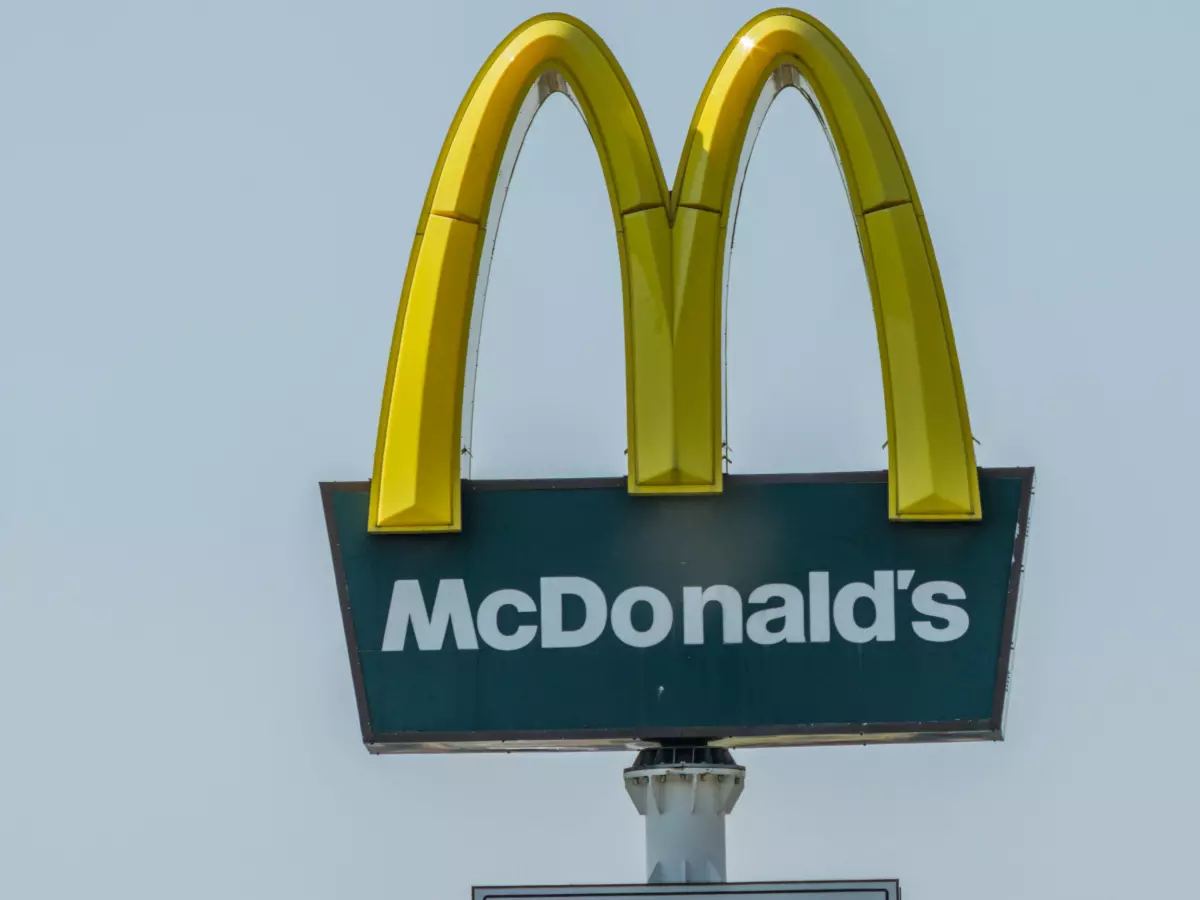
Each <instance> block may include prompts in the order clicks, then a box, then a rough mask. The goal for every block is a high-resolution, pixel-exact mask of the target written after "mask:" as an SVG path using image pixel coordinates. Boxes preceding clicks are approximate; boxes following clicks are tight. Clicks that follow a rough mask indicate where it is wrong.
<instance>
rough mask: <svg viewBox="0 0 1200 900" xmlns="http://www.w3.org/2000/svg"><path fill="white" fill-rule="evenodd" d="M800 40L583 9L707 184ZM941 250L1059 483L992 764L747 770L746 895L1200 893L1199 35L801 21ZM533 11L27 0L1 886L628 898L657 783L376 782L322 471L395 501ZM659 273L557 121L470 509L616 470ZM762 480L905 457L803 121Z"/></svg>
mask: <svg viewBox="0 0 1200 900" xmlns="http://www.w3.org/2000/svg"><path fill="white" fill-rule="evenodd" d="M763 8H765V4H764V5H760V4H758V3H747V2H742V0H720V2H717V0H708V2H690V3H684V2H677V0H656V2H633V0H595V2H567V3H564V6H563V11H566V12H570V13H573V14H575V15H578V16H580V17H581V18H583V19H584V20H585V21H587V22H588V23H589V24H590V25H592V26H593V27H594V28H595V29H596V30H597V31H598V32H599V33H600V34H601V36H602V37H603V38H604V39H605V40H606V42H607V43H608V44H609V46H610V47H611V48H612V49H613V51H614V52H615V54H616V56H617V57H618V59H619V60H620V62H621V64H622V66H623V67H624V69H625V71H626V73H627V74H628V76H629V79H630V81H631V82H632V84H633V85H634V87H635V89H636V91H637V94H638V97H639V99H640V101H641V103H642V106H643V108H644V110H645V113H646V117H647V119H648V121H649V123H650V126H651V129H652V131H653V133H654V136H655V140H656V142H657V145H658V149H659V153H660V155H661V157H662V160H663V165H664V168H665V170H666V175H667V178H668V181H670V179H671V178H672V177H673V174H674V170H675V164H676V161H677V159H678V154H679V150H680V147H681V145H682V142H683V138H684V134H685V131H686V128H687V124H688V121H689V119H690V117H691V114H692V109H693V105H694V103H695V101H696V98H697V97H698V96H699V93H700V91H701V89H702V88H703V85H704V82H705V79H706V78H707V76H708V73H709V71H710V68H711V66H712V65H713V63H714V61H715V60H716V58H717V56H718V55H719V53H720V51H721V50H722V48H723V47H724V46H725V44H726V43H727V42H728V40H729V39H730V38H731V37H732V36H733V35H734V34H735V33H736V31H737V30H738V28H739V27H740V26H741V25H742V24H743V23H744V22H745V21H746V20H748V19H749V18H751V17H752V16H753V15H754V14H756V13H758V12H760V11H761V10H762V9H763ZM803 8H804V9H805V10H806V11H808V12H810V13H813V14H814V15H817V16H818V17H820V18H821V19H822V20H823V21H824V22H825V23H826V24H827V25H828V26H830V27H831V28H832V29H833V30H834V31H835V32H836V33H837V34H838V35H839V36H840V37H841V38H842V40H843V41H844V42H845V43H846V44H847V45H848V46H849V48H850V49H851V51H852V52H853V53H854V54H855V55H856V57H857V58H858V60H859V62H860V63H861V64H862V66H863V68H864V69H865V70H866V72H867V73H868V75H869V76H870V77H871V79H872V81H873V83H874V85H875V87H876V89H877V91H878V93H879V94H880V96H881V98H882V100H883V102H884V103H885V105H886V107H887V110H888V112H889V114H890V116H891V119H892V122H893V124H894V126H895V129H896V131H897V133H898V135H899V137H900V140H901V142H902V144H903V147H904V150H905V152H906V154H907V158H908V162H909V165H910V167H911V169H912V172H913V176H914V179H915V181H916V184H917V187H918V190H919V191H920V195H921V198H922V201H923V204H924V208H925V211H926V214H927V217H928V222H929V227H930V231H931V234H932V237H933V241H934V245H935V247H936V250H937V256H938V262H939V265H940V267H941V271H942V277H943V281H944V285H945V290H946V295H947V299H948V302H949V306H950V310H951V314H952V316H953V323H954V328H955V337H956V342H957V346H958V350H959V356H960V358H961V362H962V369H963V379H964V382H965V385H966V390H967V396H968V401H969V404H970V412H971V419H972V425H973V429H974V432H975V435H976V437H977V439H978V440H979V447H978V456H979V460H980V463H981V465H985V466H1018V465H1034V466H1036V467H1037V471H1038V488H1037V496H1036V500H1035V504H1034V509H1033V520H1032V531H1031V538H1030V543H1029V548H1028V557H1027V570H1026V576H1025V580H1024V582H1023V598H1022V609H1021V619H1020V623H1019V631H1018V635H1017V645H1016V654H1015V662H1014V671H1013V682H1012V692H1011V694H1010V697H1009V708H1008V719H1007V736H1006V740H1004V741H1003V742H1000V743H978V744H949V745H920V746H874V747H838V748H803V749H770V750H757V751H740V752H739V753H738V754H737V759H738V761H739V762H740V763H742V764H744V765H745V766H746V767H747V787H746V790H745V793H744V795H743V797H742V799H741V801H740V802H739V804H738V807H737V809H736V810H735V812H734V814H733V815H732V816H731V818H730V820H729V824H728V843H729V877H730V879H731V880H746V881H751V880H775V879H817V878H830V879H853V878H898V879H899V880H900V882H901V886H902V888H903V890H904V893H905V897H906V898H915V900H957V898H962V897H971V898H972V900H1010V898H1013V897H1022V898H1054V900H1068V898H1076V897H1078V898H1084V897H1086V898H1113V900H1123V898H1126V897H1130V896H1134V895H1136V896H1139V897H1166V896H1188V895H1193V894H1194V893H1195V891H1196V887H1195V884H1194V879H1195V873H1194V869H1195V866H1194V849H1195V841H1196V823H1195V810H1196V808H1197V803H1198V802H1200V773H1198V767H1197V764H1196V761H1195V745H1196V744H1197V741H1198V740H1200V724H1198V721H1197V714H1198V711H1200V703H1198V697H1200V653H1198V652H1197V635H1198V634H1200V603H1198V602H1197V598H1196V596H1195V592H1196V591H1197V575H1196V562H1195V558H1196V557H1195V555H1194V554H1195V547H1196V543H1197V540H1196V539H1197V537H1198V536H1200V529H1198V526H1197V519H1196V514H1195V510H1196V509H1197V507H1198V504H1200V489H1198V488H1197V483H1196V478H1195V475H1194V472H1195V456H1196V453H1197V448H1198V447H1200V424H1198V422H1200V420H1198V417H1197V413H1196V401H1195V397H1194V393H1195V387H1196V385H1197V383H1198V380H1200V361H1198V355H1197V353H1196V350H1195V342H1196V334H1197V329H1198V326H1200V308H1198V307H1197V304H1196V302H1195V297H1196V290H1195V284H1196V276H1195V263H1194V260H1195V255H1196V252H1197V251H1196V248H1197V246H1198V239H1200V227H1198V226H1197V217H1196V214H1195V210H1196V208H1197V206H1198V204H1200V175H1198V174H1197V173H1198V172H1200V169H1198V168H1197V166H1196V153H1197V145H1198V144H1200V125H1198V124H1197V119H1198V117H1197V116H1196V108H1197V107H1196V100H1195V97H1194V95H1193V91H1192V87H1191V85H1192V82H1193V81H1194V72H1193V66H1192V63H1191V58H1192V57H1193V56H1194V35H1195V34H1197V33H1200V32H1198V29H1200V7H1197V6H1196V5H1195V4H1193V3H1187V2H1183V0H1180V2H1173V3H1171V2H1165V0H1144V2H1142V3H1139V4H1134V5H1130V4H1125V3H1122V4H1117V3H1115V2H1101V0H1092V2H1068V0H1056V2H1052V3H1047V2H1035V0H1014V2H1008V3H961V2H956V0H921V2H915V0H914V2H899V0H895V2H893V0H871V2H867V0H811V2H809V3H808V4H807V5H806V6H804V7H803ZM544 11H547V10H546V8H544V7H542V6H541V5H539V4H538V3H534V2H508V0H503V2H502V0H491V2H474V3H466V2H461V0H440V2H437V3H409V2H367V0H353V2H351V0H343V2H338V3H332V2H326V3H316V2H287V3H285V2H264V0H242V2H208V3H199V2H190V3H184V2H120V0H111V2H107V3H102V4H101V3H85V2H73V3H66V2H50V0H47V2H39V3H17V2H8V3H4V4H2V5H0V711H2V718H0V722H2V724H0V895H2V896H5V897H13V898H20V900H41V898H53V900H59V898H83V897H87V898H92V900H108V898H121V900H141V898H156V900H157V898H162V897H171V898H173V900H193V898H195V900H200V898H205V900H208V898H213V897H221V898H223V900H243V898H246V900H249V898H262V897H270V898H280V897H287V898H290V900H323V898H335V897H336V898H345V897H353V896H363V895H368V894H369V895H370V896H372V897H381V896H384V897H397V898H410V897H411V898H422V900H467V898H468V896H469V890H470V887H471V886H472V885H475V884H537V883H604V882H636V881H640V880H641V879H642V878H643V876H644V873H643V859H642V835H643V831H642V823H641V821H640V820H639V818H638V816H637V814H636V812H635V810H634V808H633V806H632V804H631V803H630V802H629V800H628V798H627V797H626V796H625V793H624V790H623V787H622V783H621V770H622V768H623V767H624V766H626V765H629V764H630V763H631V761H632V756H633V754H632V753H629V754H625V753H599V754H580V753H575V754H561V755H495V756H469V757H466V756H432V755H431V756H408V757H372V756H371V755H369V754H368V753H367V752H366V750H365V749H364V748H363V746H362V743H361V736H360V734H359V731H358V721H357V713H356V709H355V703H354V695H353V690H352V685H351V679H350V671H349V666H348V664H347V656H346V647H345V641H344V636H343V632H342V626H341V621H340V616H339V611H338V605H337V594H336V588H335V584H334V578H333V572H332V566H331V562H330V555H329V546H328V539H327V536H326V532H325V526H324V521H323V517H322V512H321V506H320V499H319V495H318V489H317V484H318V482H320V481H325V480H360V479H365V478H367V477H369V475H370V467H371V460H372V454H373V449H374V440H375V429H376V424H377V417H378V411H379V398H380V393H381V391H382V388H383V376H384V370H385V367H386V363H387V355H388V345H389V341H390V337H391V331H392V325H393V322H394V318H395V314H396V306H397V300H398V296H399V292H400V288H401V284H402V281H403V278H404V270H405V265H406V263H407V258H408V253H409V248H410V246H411V241H412V235H413V232H414V229H415V227H416V223H417V219H418V216H419V213H420V208H421V203H422V200H423V197H424V193H425V190H426V188H427V185H428V179H429V175H430V173H431V172H432V169H433V165H434V162H435V160H436V157H437V152H438V149H439V147H440V145H441V142H442V140H443V138H444V136H445V132H446V128H447V126H448V125H449V123H450V120H451V117H452V116H453V114H454V111H455V109H456V108H457V105H458V103H459V101H460V99H461V97H462V95H463V93H464V91H465V90H466V88H467V86H468V85H469V83H470V80H471V78H472V77H473V75H474V73H475V71H476V69H477V68H478V66H479V65H480V64H481V63H482V62H483V61H484V59H485V58H486V57H487V55H488V53H489V52H490V51H491V50H492V48H493V47H494V46H495V45H496V43H497V42H499V41H500V40H501V39H502V38H503V37H504V36H505V35H506V34H507V33H508V31H509V30H510V29H511V28H513V27H514V26H515V25H517V24H518V23H519V22H521V21H522V20H523V19H525V18H527V17H528V16H531V15H534V14H536V13H539V12H544ZM620 296H621V295H620V280H619V271H618V264H617V257H616V253H615V252H614V243H613V235H612V224H611V217H610V215H609V210H608V206H607V199H606V195H605V190H604V185H603V180H602V177H601V173H600V167H599V164H598V161H597V158H596V155H595V153H594V151H593V150H592V149H591V147H590V144H589V138H588V135H587V132H586V129H585V128H584V125H583V123H582V121H581V120H580V119H579V117H578V115H577V114H576V113H575V111H574V110H573V108H572V107H571V106H570V105H569V104H568V103H567V102H566V101H565V99H563V98H562V97H554V98H551V100H550V101H549V102H548V103H547V105H546V106H545V108H544V109H543V110H542V112H541V114H540V115H539V117H538V118H537V120H536V121H535V123H534V125H533V128H532V130H531V132H530V135H529V138H528V140H527V142H526V145H525V149H524V151H523V153H522V156H521V159H520V162H519V164H518V166H517V169H516V173H515V176H514V179H513V184H512V190H511V192H510V197H509V201H508V203H507V205H506V208H505V212H504V219H503V222H502V225H501V230H500V232H499V236H498V239H497V245H496V256H495V261H494V264H493V268H492V278H491V283H490V288H489V293H488V303H487V307H486V313H485V318H484V330H483V342H482V350H481V356H480V375H479V385H478V391H477V409H476V418H475V443H474V447H473V453H474V470H473V475H474V476H475V477H515V476H522V477H547V476H551V475H560V476H565V475H616V474H622V473H623V472H624V466H625V460H624V456H623V450H624V447H625V443H624V441H625V435H624V408H623V404H624V400H623V397H624V385H623V379H624V375H623V362H622V355H621V348H622V331H621V328H622V326H621V312H620V309H621V306H620ZM729 306H730V312H729V320H728V327H729V357H728V365H729V442H730V445H731V447H732V454H733V467H732V470H731V471H733V472H773V471H793V472H821V471H838V470H855V469H863V468H870V469H877V468H882V467H884V465H885V464H886V456H885V453H884V451H883V450H882V449H881V445H882V444H883V442H884V439H885V432H884V420H883V404H882V391H881V385H880V378H879V364H878V357H877V352H876V347H875V338H874V335H873V333H872V318H871V311H870V310H871V307H870V298H869V295H868V293H867V288H866V282H865V278H864V275H863V271H862V265H861V261H860V258H859V256H858V247H857V244H856V240H855V236H854V230H853V226H852V221H851V217H850V215H849V212H848V208H847V205H846V201H845V196H844V192H843V189H842V186H841V183H840V181H839V180H838V173H837V168H836V165H835V163H834V160H833V158H832V156H831V154H830V152H829V148H828V145H827V143H826V140H825V137H824V134H823V132H822V131H821V129H820V127H819V125H818V123H817V120H816V118H815V117H814V116H813V115H812V113H811V111H810V110H809V109H808V107H807V106H806V105H805V103H804V102H803V100H802V99H801V98H800V96H799V95H798V94H796V93H795V92H789V93H787V94H785V95H783V96H782V97H781V98H780V100H779V101H777V104H776V106H775V107H774V108H773V109H772V112H771V114H770V115H769V116H768V117H767V120H766V124H765V125H764V127H763V131H762V134H761V136H760V139H759V142H758V145H757V147H756V150H755V154H754V157H753V161H752V163H751V165H750V169H749V172H748V175H747V179H746V187H745V195H744V198H743V203H742V211H741V217H740V219H739V225H738V242H737V247H736V249H735V252H734V255H733V262H732V274H731V286H730V298H729Z"/></svg>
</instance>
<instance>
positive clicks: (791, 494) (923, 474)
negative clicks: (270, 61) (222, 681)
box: [322, 9, 1033, 752]
mask: <svg viewBox="0 0 1200 900" xmlns="http://www.w3.org/2000/svg"><path fill="white" fill-rule="evenodd" d="M786 88H796V89H799V90H800V91H801V92H803V93H804V94H805V96H806V97H807V98H808V99H809V100H810V101H811V103H812V105H813V108H814V109H815V110H817V111H818V115H819V116H820V117H821V120H822V122H823V124H824V126H825V128H826V130H827V132H828V134H829V137H830V142H831V144H832V146H833V147H834V150H835V152H836V155H837V157H838V160H839V162H840V164H841V169H842V172H843V175H844V179H845V186H846V192H847V196H848V199H849V203H850V206H851V208H852V211H853V213H854V218H855V222H856V224H857V229H858V236H859V241H860V244H861V248H862V256H863V263H864V266H865V268H866V274H867V281H868V284H869V287H870V293H871V298H872V304H873V307H874V312H875V325H876V334H877V338H878V343H879V351H880V361H881V366H882V375H883V386H884V401H885V408H886V413H887V435H888V471H887V472H886V473H866V474H864V473H850V474H837V475H809V476H799V475H788V476H770V477H768V476H734V475H729V474H727V473H725V472H723V471H722V450H721V448H722V443H723V437H724V436H723V434H722V431H721V422H722V421H723V416H722V409H721V404H722V393H723V392H722V387H723V386H722V383H721V377H722V376H721V373H722V366H721V358H720V356H721V344H722V341H721V334H722V321H721V320H722V314H723V309H724V303H725V285H726V283H727V278H726V270H727V268H728V256H729V252H730V248H731V240H730V238H731V235H732V232H733V227H734V221H735V218H736V213H737V208H738V203H739V199H740V193H741V182H742V176H743V173H744V171H745V166H746V164H747V161H748V159H749V151H750V148H751V147H752V146H753V142H754V138H755V135H756V133H757V130H758V128H759V126H760V124H761V123H762V120H763V117H764V116H765V115H766V112H767V110H768V108H769V107H770V104H771V102H772V101H773V99H774V98H775V96H776V95H777V94H778V93H779V92H780V91H782V90H784V89H786ZM553 93H562V94H565V95H566V96H567V97H568V98H569V99H570V100H571V101H572V102H573V104H574V105H575V106H576V108H577V109H578V110H579V112H580V113H581V115H582V116H583V118H584V120H585V122H586V123H587V126H588V129H589V131H590V133H591V135H592V139H593V142H594V144H595V147H596V150H597V152H598V154H599V157H600V162H601V167H602V169H603V172H604V177H605V182H606V184H607V187H608V194H609V198H610V201H611V205H612V215H613V222H614V225H615V229H616V235H617V246H618V252H619V257H620V263H621V275H622V289H623V301H624V322H625V363H626V391H627V404H626V408H627V414H628V423H627V427H628V442H629V443H628V447H629V453H628V457H629V463H628V473H627V476H626V477H624V478H614V479H600V480H586V481H534V482H479V481H472V480H470V479H469V478H463V477H462V465H463V458H464V449H465V448H466V447H469V444H470V425H471V413H472V407H473V393H474V389H473V382H474V369H475V365H474V359H475V355H476V353H477V349H478V343H479V339H480V323H481V320H482V315H481V312H482V305H483V304H482V300H483V297H484V294H485V291H486V287H487V277H488V267H489V264H490V260H491V253H492V245H493V241H494V239H495V235H496V229H497V226H498V223H499V219H500V214H501V209H502V206H503V201H504V197H505V194H506V191H507V184H508V179H509V176H510V175H511V173H512V170H513V168H514V166H515V163H516V158H517V152H518V150H519V147H520V144H521V142H522V140H523V139H524V135H525V132H526V130H527V129H528V127H529V125H530V123H531V122H532V119H533V116H534V114H535V113H536V112H537V110H538V108H539V107H540V106H541V104H542V103H543V102H544V101H545V100H546V98H547V97H548V96H550V95H551V94H553ZM1032 480H1033V472H1032V470H1031V469H1008V470H980V469H978V468H977V467H976V463H975V457H974V450H973V439H972V435H971V430H970V424H969V420H968V416H967V404H966V396H965V392H964V390H963V385H962V379H961V376H960V372H959V365H958V358H957V355H956V351H955V347H954V337H953V332H952V329H951V325H950V317H949V313H948V310H947V306H946V300H945V297H944V295H943V291H942V285H941V280H940V277H939V275H938V269H937V263H936V261H935V259H934V253H933V244H932V241H931V239H930V236H929V230H928V227H927V226H926V222H925V216H924V213H923V211H922V208H921V203H920V199H919V198H918V196H917V191H916V186H915V185H914V184H913V180H912V175H911V173H910V172H909V169H908V166H907V164H906V162H905V159H904V154H903V152H902V151H901V148H900V143H899V140H898V139H897V137H896V134H895V132H894V130H893V128H892V126H891V123H890V122H889V120H888V117H887V114H886V112H885V111H884V108H883V105H882V104H881V102H880V100H879V97H878V96H877V95H876V93H875V90H874V89H873V87H872V86H871V83H870V81H869V80H868V79H867V77H866V75H865V74H864V73H863V71H862V69H861V68H860V67H859V65H858V63H857V62H856V61H855V59H854V57H853V56H852V55H851V54H850V52H849V51H848V50H847V49H846V47H845V46H843V44H842V43H841V42H840V41H839V40H838V39H837V38H836V37H835V36H834V35H833V34H832V33H831V32H830V31H829V30H828V29H827V28H826V27H825V26H824V25H822V24H821V23H820V22H818V21H816V20H815V19H813V18H812V17H811V16H808V15H806V14H804V13H801V12H798V11H795V10H787V9H781V10H773V11H770V12H766V13H763V14H762V15H760V16H758V17H756V18H754V19H753V20H751V21H750V22H749V23H747V24H746V26H745V27H744V28H742V29H741V30H740V31H739V32H738V33H737V34H736V35H735V36H734V38H733V40H732V41H731V42H730V43H729V45H728V46H727V47H726V49H725V52H724V53H722V54H721V56H720V58H719V59H718V60H717V63H716V66H715V67H714V69H713V72H712V75H711V76H710V77H709V79H708V83H707V85H705V87H704V90H703V92H702V93H701V95H700V101H699V103H698V104H697V106H696V111H695V115H694V116H693V118H692V122H691V126H690V128H689V131H688V136H687V140H686V141H685V143H684V148H683V154H682V157H681V159H680V163H679V167H678V172H677V176H676V179H675V183H674V185H673V186H672V187H671V188H669V189H668V187H667V183H666V179H665V177H664V175H663V171H662V167H661V165H660V163H659V159H658V155H657V152H656V151H655V149H654V143H653V141H652V139H651V137H650V132H649V129H648V127H647V124H646V121H645V117H644V116H643V114H642V111H641V108H640V106H639V105H638V102H637V99H636V97H635V96H634V93H633V89H632V88H631V86H630V84H629V82H628V81H627V79H626V78H625V75H624V73H623V72H622V71H621V68H620V66H619V65H618V63H617V61H616V59H615V58H614V57H613V55H612V53H611V52H610V51H609V49H608V48H607V47H606V46H605V44H604V43H603V41H602V40H601V39H600V38H599V36H597V35H596V34H595V32H593V31H592V30H591V29H590V28H588V27H587V26H586V25H584V24H583V23H582V22H580V21H578V20H576V19H574V18H571V17H569V16H565V15H557V14H555V15H544V16H538V17H536V18H534V19H531V20H529V21H528V22H526V23H524V24H523V25H521V26H520V27H518V28H517V29H516V30H514V31H513V32H512V33H511V34H510V35H509V36H508V37H507V38H505V39H504V40H503V41H502V42H501V43H500V45H499V46H498V47H497V48H496V50H495V52H493V53H492V55H491V56H490V57H489V58H488V59H487V61H486V62H485V63H484V64H483V66H482V68H481V69H480V70H479V73H478V74H477V75H476V77H475V79H474V81H473V82H472V83H471V86H470V88H469V89H468V91H467V94H466V96H465V98H464V99H463V102H462V104H461V106H460V107H459V110H458V113H457V115H456V116H455V118H454V121H453V124H452V125H451V127H450V131H449V134H448V135H447V137H446V140H445V143H444V144H443V146H442V150H441V154H440V155H439V157H438V160H437V164H436V166H435V169H434V174H433V178H432V180H431V182H430V186H429V191H428V193H427V195H426V198H425V204H424V207H423V208H422V210H421V214H420V220H419V225H418V228H417V233H416V237H415V239H414V241H413V247H412V252H411V255H410V258H409V264H408V271H407V274H406V276H405V280H404V287H403V291H402V294H401V299H400V308H399V314H398V316H397V321H396V329H395V333H394V336H393V339H392V347H391V355H390V359H389V362H388V368H387V377H386V381H385V384H384V396H383V407H382V411H381V415H380V421H379V430H378V436H377V443H376V452H375V464H374V472H373V476H372V479H371V481H370V482H362V483H358V482H355V483H326V484H323V485H322V494H323V498H324V505H325V512H326V521H327V524H328V528H329V533H330V540H331V544H332V547H333V554H334V564H335V570H336V575H337V580H338V587H339V591H340V595H341V602H342V610H343V618H344V624H345V628H346V637H347V642H348V647H349V651H350V658H351V668H352V671H353V673H354V681H355V688H356V692H357V695H358V703H359V713H360V719H361V724H362V729H363V737H364V740H365V742H366V743H367V746H368V747H369V748H370V749H371V750H372V751H375V752H389V751H403V750H451V749H467V750H473V749H521V748H540V747H548V746H549V747H605V746H625V745H628V744H630V743H635V742H638V741H653V740H655V739H665V738H672V737H703V738H708V739H711V740H715V741H722V742H725V743H728V744H760V745H761V744H778V743H811V742H838V741H863V740H921V739H926V740H932V739H949V738H957V739H964V738H990V739H996V738H999V737H1000V736H1001V725H1002V718H1003V712H1004V703H1005V697H1006V693H1007V673H1008V659H1009V650H1010V648H1011V644H1012V640H1013V628H1014V620H1015V612H1016V603H1017V596H1018V584H1019V578H1020V572H1021V560H1022V555H1023V549H1024V542H1025V535H1026V528H1027V521H1028V510H1029V502H1030V498H1031V495H1032Z"/></svg>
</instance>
